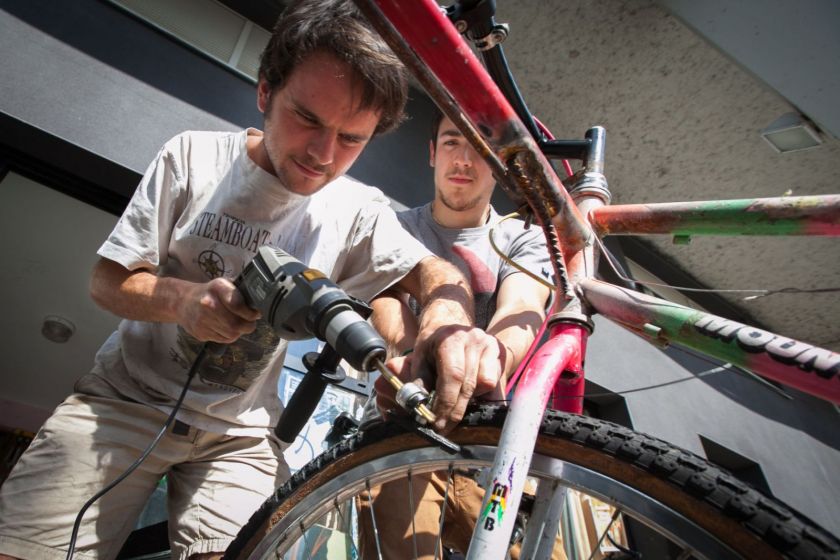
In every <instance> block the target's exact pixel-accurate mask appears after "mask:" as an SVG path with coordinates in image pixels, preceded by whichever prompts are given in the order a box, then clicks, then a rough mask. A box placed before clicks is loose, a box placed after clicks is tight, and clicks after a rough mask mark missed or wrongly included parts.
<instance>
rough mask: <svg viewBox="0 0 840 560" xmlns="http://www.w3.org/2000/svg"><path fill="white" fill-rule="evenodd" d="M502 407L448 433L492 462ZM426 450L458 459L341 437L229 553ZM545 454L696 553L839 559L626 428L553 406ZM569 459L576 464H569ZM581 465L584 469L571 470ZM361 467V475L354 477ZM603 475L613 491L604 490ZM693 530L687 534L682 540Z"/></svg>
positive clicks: (696, 463) (670, 449) (813, 535)
mask: <svg viewBox="0 0 840 560" xmlns="http://www.w3.org/2000/svg"><path fill="white" fill-rule="evenodd" d="M506 414H507V409H506V408H505V407H500V406H495V405H483V406H481V407H478V408H476V409H474V410H473V411H471V412H470V413H469V414H468V415H467V417H466V418H465V419H464V421H463V423H462V425H461V426H460V427H459V428H458V429H457V430H456V431H455V432H453V433H452V434H451V439H452V440H453V441H454V442H456V443H458V444H460V445H462V446H464V447H465V449H468V450H471V451H470V453H474V454H475V453H477V454H478V455H481V451H482V450H483V451H484V457H485V459H486V458H487V457H489V460H490V461H492V453H493V451H494V450H495V447H494V446H495V444H496V443H497V442H498V440H499V433H500V429H501V426H502V424H503V422H504V419H505V417H506ZM426 455H428V456H429V457H439V458H440V457H442V459H439V460H438V465H440V464H441V461H442V462H443V464H445V463H446V462H450V463H451V462H452V461H458V460H459V456H457V455H456V456H453V455H448V454H446V453H445V452H444V451H443V450H440V449H438V448H436V447H435V445H434V444H433V443H431V442H430V441H428V440H426V439H424V438H421V437H420V436H418V435H416V434H413V433H407V431H406V430H405V429H404V428H402V427H400V426H398V425H395V424H391V423H386V424H381V425H379V426H376V427H375V428H373V429H371V430H368V431H366V432H362V433H359V434H357V435H355V436H353V437H352V438H350V439H347V440H345V441H343V442H341V443H340V444H338V445H336V446H334V447H333V448H331V449H330V450H328V451H326V452H325V453H324V454H322V455H320V456H319V457H317V458H316V459H315V460H313V461H312V462H311V463H309V464H307V465H306V466H305V467H303V468H302V469H301V470H300V471H298V472H297V473H295V475H294V476H293V477H292V478H291V479H289V481H287V482H286V484H285V485H283V486H282V487H281V488H280V489H278V490H277V492H276V493H275V494H274V496H272V497H271V498H269V499H268V500H266V502H265V503H264V504H263V505H262V507H261V508H260V509H259V510H258V511H257V512H255V513H254V515H253V516H252V518H251V520H250V521H249V522H248V524H247V525H246V526H245V527H243V528H242V530H241V531H240V533H239V535H238V536H237V538H236V540H235V541H234V542H233V543H232V545H231V546H230V547H229V549H228V551H227V553H226V555H225V558H226V559H228V560H232V559H237V558H250V557H254V556H252V553H254V551H260V550H262V549H264V548H265V547H266V546H268V544H270V545H271V547H272V548H273V547H274V546H275V545H276V544H277V543H278V542H279V543H280V544H283V543H284V542H286V541H287V537H289V536H291V535H295V534H297V533H298V532H302V531H301V530H300V528H299V527H300V526H301V525H304V524H305V523H306V522H308V523H314V520H315V518H316V517H317V516H318V515H320V514H315V513H313V512H316V511H318V510H319V508H321V510H323V508H325V507H329V506H330V502H331V500H335V499H336V498H334V495H335V494H334V493H335V492H338V494H340V493H341V489H340V487H337V486H336V481H340V482H338V484H339V485H342V484H343V485H345V486H347V487H348V488H349V487H350V486H351V485H352V484H355V486H357V487H358V486H359V484H362V482H360V481H359V480H356V482H355V483H351V482H346V483H345V482H344V478H347V480H350V477H354V476H355V477H359V476H360V477H362V479H364V478H365V477H368V480H369V479H370V478H374V477H376V476H384V475H383V474H382V472H384V471H387V470H389V469H390V471H389V472H390V473H391V475H390V476H391V477H392V478H393V477H394V476H400V474H399V469H398V467H396V466H394V465H389V466H388V468H387V469H386V468H383V465H385V464H386V463H377V461H380V462H381V461H388V460H391V458H393V457H398V456H405V457H409V459H408V460H407V461H404V463H403V467H402V469H403V471H402V472H405V470H407V469H416V468H418V465H420V464H421V463H422V460H423V459H422V458H421V456H423V457H425V456H426ZM542 458H544V459H545V460H546V461H554V462H560V463H561V464H562V465H563V466H564V468H563V473H564V476H563V479H564V480H565V479H566V475H567V474H571V475H572V476H573V478H575V477H577V479H576V480H572V481H571V482H568V483H569V485H570V486H572V487H573V488H575V489H580V490H582V491H585V492H589V493H591V494H593V495H595V496H596V497H598V498H600V499H602V500H604V501H607V502H608V503H611V504H613V505H615V507H618V508H621V509H622V511H623V512H625V513H629V514H630V515H631V517H632V516H633V515H634V512H635V513H638V512H636V510H644V511H647V510H648V509H649V508H650V507H653V508H654V509H656V508H659V509H660V510H661V511H662V512H664V514H665V515H670V516H672V518H671V519H669V520H667V522H665V523H663V525H662V526H660V527H657V529H658V530H659V531H660V532H661V533H665V534H668V535H669V538H671V539H672V541H674V542H677V543H679V545H680V546H682V547H684V549H686V550H688V551H689V552H690V553H692V554H693V553H694V552H696V553H697V554H699V556H700V557H707V558H719V557H720V558H722V557H726V556H728V557H733V558H739V557H740V558H762V559H764V558H795V559H803V560H804V559H808V560H816V559H840V540H838V539H837V538H836V537H834V536H833V535H831V534H830V533H828V532H827V531H825V530H823V529H821V528H819V527H818V526H816V525H815V524H814V523H813V522H811V521H810V520H808V519H807V518H805V517H804V516H802V515H801V514H799V513H797V512H796V511H794V510H793V509H792V508H789V507H787V506H785V505H783V504H782V503H780V502H778V501H777V500H775V499H773V498H769V497H766V496H764V495H763V494H761V493H759V492H758V491H756V490H754V489H752V488H751V487H749V486H748V485H746V484H745V483H743V482H742V481H740V480H738V479H737V478H735V477H734V476H732V475H730V474H729V473H727V472H725V471H723V470H721V469H720V468H718V467H716V466H714V465H712V464H710V463H708V462H707V461H706V460H705V459H702V458H700V457H698V456H696V455H694V454H692V453H690V452H688V451H685V450H682V449H679V448H676V447H674V446H672V445H670V444H668V443H666V442H664V441H661V440H658V439H656V438H653V437H650V436H647V435H644V434H640V433H637V432H633V431H632V430H629V429H627V428H624V427H621V426H618V425H615V424H612V423H609V422H606V421H603V420H598V419H595V418H589V417H583V416H578V415H573V414H566V413H561V412H557V411H547V412H546V414H545V415H544V417H543V421H542V425H541V428H540V436H539V438H538V441H537V444H536V448H535V455H534V461H532V473H533V472H534V471H535V470H539V469H540V466H539V462H540V460H541V459H542ZM464 460H467V458H465V459H464ZM374 466H375V468H374ZM569 466H573V467H574V468H572V469H568V468H567V467H569ZM368 467H371V468H368ZM437 468H440V466H438V467H437ZM365 469H367V470H365ZM575 469H579V470H580V473H581V474H580V475H575V474H574V473H575V472H577V471H576V470H575ZM357 472H360V473H361V474H359V475H356V474H355V473H357ZM599 481H600V482H599ZM604 481H606V483H607V484H606V486H605V488H607V490H602V489H599V488H600V487H599V485H602V484H603V483H604ZM330 484H332V485H333V487H329V485H330ZM587 486H591V487H587ZM321 489H323V492H321V495H320V496H319V495H318V493H319V490H321ZM324 492H327V493H328V494H327V495H324ZM634 496H635V497H634ZM622 500H623V501H624V502H627V503H622ZM633 501H636V502H638V503H635V504H634V503H631V502H633ZM336 503H337V502H336ZM290 512H291V517H289V515H290ZM658 515H661V514H659V513H656V514H654V515H653V516H652V517H651V518H649V519H644V515H641V517H642V518H643V519H642V521H643V522H644V523H645V524H646V525H650V524H653V525H655V524H656V522H657V521H656V516H658ZM278 527H285V529H284V531H285V530H288V534H284V533H282V532H280V531H278ZM688 533H690V534H691V535H690V536H688V537H685V534H688ZM684 537H685V538H684ZM304 539H305V537H304ZM704 548H705V551H704ZM686 557H687V556H686ZM692 557H694V556H692Z"/></svg>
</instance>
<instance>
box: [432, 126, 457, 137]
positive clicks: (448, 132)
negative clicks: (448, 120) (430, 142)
mask: <svg viewBox="0 0 840 560" xmlns="http://www.w3.org/2000/svg"><path fill="white" fill-rule="evenodd" d="M438 136H455V137H461V136H463V134H462V133H461V131H460V130H458V129H457V128H447V129H446V130H441V131H440V134H438Z"/></svg>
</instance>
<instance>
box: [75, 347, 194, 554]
mask: <svg viewBox="0 0 840 560" xmlns="http://www.w3.org/2000/svg"><path fill="white" fill-rule="evenodd" d="M206 350H207V343H205V344H203V345H202V346H201V350H199V352H198V355H197V356H196V357H195V360H194V361H193V363H192V366H190V371H189V372H188V373H187V381H186V382H185V383H184V388H183V389H182V390H181V395H180V396H179V397H178V400H177V401H176V402H175V406H174V407H172V412H170V413H169V418H167V419H166V422H164V424H163V427H162V428H161V429H160V431H159V432H158V434H157V435H156V436H155V439H154V440H152V443H150V444H149V446H148V447H146V450H145V451H143V454H142V455H140V457H139V458H138V459H137V460H136V461H134V463H132V465H131V466H130V467H128V468H127V469H126V470H125V472H123V473H122V474H121V475H120V476H118V477H117V478H115V479H114V480H113V481H111V483H110V484H108V486H106V487H105V488H103V489H102V490H100V491H99V492H97V493H96V494H95V495H94V496H93V497H92V498H91V499H89V500H88V501H87V502H85V505H83V506H82V509H80V510H79V514H78V515H76V521H75V522H74V523H73V532H72V533H71V534H70V546H69V547H68V548H67V556H66V560H72V558H73V554H74V553H75V550H76V538H77V537H78V535H79V527H80V526H81V524H82V518H83V517H84V515H85V512H86V511H87V509H88V508H89V507H90V506H92V505H93V503H94V502H96V500H98V499H99V498H101V497H102V496H104V495H105V494H107V493H108V492H110V491H111V490H113V489H114V487H115V486H116V485H117V484H119V483H120V482H122V481H123V480H125V479H126V478H127V477H128V475H130V474H131V473H133V472H134V471H135V470H136V469H137V467H139V466H140V463H142V462H143V461H145V460H146V457H148V456H149V454H150V453H151V452H152V450H153V449H154V448H155V447H156V446H157V444H158V442H159V441H160V440H161V438H162V437H163V435H164V434H165V433H166V430H168V429H169V426H171V425H172V422H173V421H174V420H175V415H176V414H177V413H178V410H179V409H180V408H181V404H182V403H183V402H184V398H185V397H186V396H187V389H189V386H190V383H191V382H192V380H193V377H195V373H196V371H197V370H198V364H200V363H201V362H202V361H204V357H205V355H206Z"/></svg>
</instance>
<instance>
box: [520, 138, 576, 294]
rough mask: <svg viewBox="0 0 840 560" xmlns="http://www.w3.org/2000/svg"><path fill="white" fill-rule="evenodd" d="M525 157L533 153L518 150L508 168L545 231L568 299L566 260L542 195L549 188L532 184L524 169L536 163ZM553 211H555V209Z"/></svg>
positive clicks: (554, 263)
mask: <svg viewBox="0 0 840 560" xmlns="http://www.w3.org/2000/svg"><path fill="white" fill-rule="evenodd" d="M526 158H530V159H532V160H533V154H531V152H528V151H519V152H516V153H514V154H513V155H512V156H511V157H510V158H508V162H507V164H508V169H509V170H510V171H511V173H512V175H513V178H514V180H515V181H516V183H517V185H518V186H519V191H520V192H521V193H522V194H523V195H524V197H525V200H526V201H527V202H528V204H529V206H530V207H531V209H532V210H533V212H534V213H535V214H536V216H537V220H538V221H539V223H540V226H541V227H542V229H543V231H544V232H545V236H546V245H547V248H548V251H549V252H550V253H551V264H552V266H553V267H554V274H555V276H556V277H557V281H558V282H559V283H560V289H561V291H562V292H563V294H564V295H565V297H566V299H567V300H570V299H572V298H573V297H574V296H573V294H572V293H571V291H570V285H571V282H570V281H569V276H568V274H567V273H566V264H565V263H566V261H565V259H564V257H563V249H562V248H561V247H560V241H559V239H558V238H557V232H556V231H555V230H554V226H553V225H552V223H551V212H550V211H549V209H548V208H546V205H545V201H546V200H549V199H548V198H546V197H545V196H543V194H544V191H546V190H550V189H548V187H547V186H546V185H542V186H541V187H539V186H535V185H534V181H533V180H532V179H531V174H530V173H528V172H527V171H526V169H527V168H528V167H531V166H533V165H534V164H537V165H538V163H537V162H535V161H528V160H526ZM523 160H525V161H523ZM540 182H541V181H540ZM554 213H555V214H556V213H557V212H556V209H555V212H554Z"/></svg>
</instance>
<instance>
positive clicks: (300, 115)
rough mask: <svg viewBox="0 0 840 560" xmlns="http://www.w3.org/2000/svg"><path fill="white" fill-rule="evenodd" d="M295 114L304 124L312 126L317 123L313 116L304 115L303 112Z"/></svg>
mask: <svg viewBox="0 0 840 560" xmlns="http://www.w3.org/2000/svg"><path fill="white" fill-rule="evenodd" d="M297 116H298V118H299V119H300V120H302V121H303V122H304V123H306V124H309V125H313V126H315V125H317V124H318V121H317V120H315V118H314V117H310V116H309V115H305V114H303V113H298V114H297Z"/></svg>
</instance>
